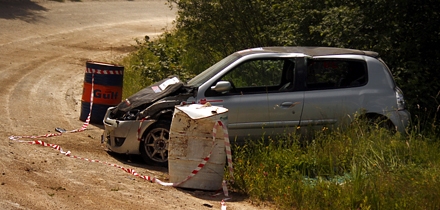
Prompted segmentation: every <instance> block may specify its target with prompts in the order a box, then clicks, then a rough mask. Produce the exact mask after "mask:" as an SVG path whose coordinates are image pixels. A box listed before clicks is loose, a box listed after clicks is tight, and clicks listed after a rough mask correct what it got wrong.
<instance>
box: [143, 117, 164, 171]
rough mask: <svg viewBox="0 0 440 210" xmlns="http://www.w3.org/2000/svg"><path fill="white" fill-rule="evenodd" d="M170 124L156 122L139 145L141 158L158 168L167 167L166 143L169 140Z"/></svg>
mask: <svg viewBox="0 0 440 210" xmlns="http://www.w3.org/2000/svg"><path fill="white" fill-rule="evenodd" d="M170 124H171V123H170V122H167V121H158V122H157V123H155V124H153V125H152V127H151V128H150V129H148V130H147V133H146V135H144V138H143V141H142V142H141V145H140V152H141V154H142V158H143V159H144V160H145V161H146V162H147V163H151V164H155V165H160V166H167V165H168V141H169V138H170Z"/></svg>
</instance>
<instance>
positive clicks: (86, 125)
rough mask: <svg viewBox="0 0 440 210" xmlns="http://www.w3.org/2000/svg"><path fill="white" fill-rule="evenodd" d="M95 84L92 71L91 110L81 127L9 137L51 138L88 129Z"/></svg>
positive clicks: (14, 138) (11, 138)
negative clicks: (58, 131) (57, 131)
mask: <svg viewBox="0 0 440 210" xmlns="http://www.w3.org/2000/svg"><path fill="white" fill-rule="evenodd" d="M94 85H95V73H92V89H91V94H90V111H89V114H88V116H87V118H86V121H85V122H84V124H83V125H82V126H81V128H79V129H74V130H71V131H62V132H60V133H48V134H44V135H39V136H10V137H9V139H10V140H18V139H23V138H26V139H37V138H49V137H54V136H61V135H63V133H77V132H82V131H84V130H86V129H87V127H88V126H89V124H90V116H91V114H92V108H93V97H94V95H93V90H94Z"/></svg>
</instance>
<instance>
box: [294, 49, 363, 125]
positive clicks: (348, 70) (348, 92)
mask: <svg viewBox="0 0 440 210" xmlns="http://www.w3.org/2000/svg"><path fill="white" fill-rule="evenodd" d="M307 63H308V64H307V65H308V68H307V72H306V78H305V83H306V90H305V94H304V110H303V113H302V118H301V127H305V128H307V127H313V128H315V129H317V128H318V129H322V128H324V127H328V126H334V125H340V124H342V123H347V122H350V119H349V118H350V117H351V116H352V114H353V113H355V112H356V111H359V109H360V108H361V104H360V101H361V100H362V98H361V97H360V96H361V91H362V89H363V88H362V86H364V85H365V84H366V83H367V78H368V76H367V69H366V64H365V62H362V61H359V60H355V59H334V58H332V59H325V58H324V59H309V60H308V62H307Z"/></svg>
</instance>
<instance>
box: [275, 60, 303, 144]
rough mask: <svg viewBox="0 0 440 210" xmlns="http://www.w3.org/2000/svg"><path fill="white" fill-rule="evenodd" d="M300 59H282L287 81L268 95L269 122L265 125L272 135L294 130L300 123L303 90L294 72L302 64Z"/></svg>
mask: <svg viewBox="0 0 440 210" xmlns="http://www.w3.org/2000/svg"><path fill="white" fill-rule="evenodd" d="M302 60H303V58H301V59H298V60H296V59H295V58H291V59H286V60H285V61H284V62H285V64H284V70H283V77H285V81H289V82H288V84H287V85H284V86H282V87H281V88H280V89H278V90H276V91H274V92H271V93H270V94H269V95H268V97H269V122H268V124H267V127H268V128H270V133H269V134H270V135H272V136H279V135H284V134H287V133H292V132H296V130H297V127H298V126H299V125H300V120H301V114H302V110H303V105H304V91H303V90H301V87H300V86H301V84H300V83H301V82H300V80H299V78H297V77H296V73H297V70H299V68H301V66H302V64H301V61H302ZM302 63H303V62H302ZM297 67H299V68H297Z"/></svg>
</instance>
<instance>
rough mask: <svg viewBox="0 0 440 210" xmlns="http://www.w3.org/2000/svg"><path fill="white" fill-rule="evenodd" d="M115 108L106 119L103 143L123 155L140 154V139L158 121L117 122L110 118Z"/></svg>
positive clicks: (108, 113)
mask: <svg viewBox="0 0 440 210" xmlns="http://www.w3.org/2000/svg"><path fill="white" fill-rule="evenodd" d="M113 109H115V107H110V108H108V109H107V112H106V114H105V117H104V120H103V122H104V133H103V134H102V136H101V141H102V143H105V144H106V147H107V149H109V150H110V151H112V152H116V153H121V154H140V151H139V146H140V140H138V133H139V138H140V137H141V136H142V134H143V133H144V131H145V130H146V129H147V128H148V127H149V126H150V125H152V124H153V123H154V122H156V120H144V121H143V122H141V121H140V120H117V119H112V118H110V113H111V112H112V110H113Z"/></svg>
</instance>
